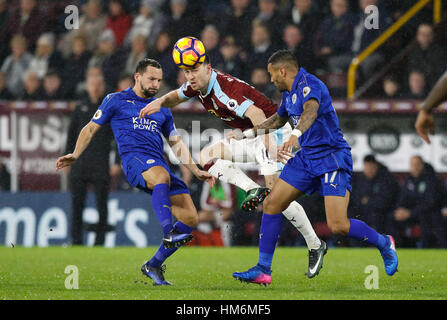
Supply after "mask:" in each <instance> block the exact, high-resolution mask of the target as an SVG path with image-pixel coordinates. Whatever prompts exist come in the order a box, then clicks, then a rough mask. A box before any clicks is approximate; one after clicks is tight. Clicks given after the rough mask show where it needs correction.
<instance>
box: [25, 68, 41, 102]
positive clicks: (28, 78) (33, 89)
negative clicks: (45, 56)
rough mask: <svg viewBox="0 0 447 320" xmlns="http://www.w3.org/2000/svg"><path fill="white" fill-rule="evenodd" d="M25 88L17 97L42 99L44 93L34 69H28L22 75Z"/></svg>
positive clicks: (33, 99)
mask: <svg viewBox="0 0 447 320" xmlns="http://www.w3.org/2000/svg"><path fill="white" fill-rule="evenodd" d="M23 83H24V85H25V90H24V91H23V93H22V95H21V96H20V97H19V99H20V100H23V101H42V100H44V99H45V94H44V92H43V89H42V84H41V80H40V79H39V76H38V75H37V72H35V71H28V72H26V73H25V74H24V75H23Z"/></svg>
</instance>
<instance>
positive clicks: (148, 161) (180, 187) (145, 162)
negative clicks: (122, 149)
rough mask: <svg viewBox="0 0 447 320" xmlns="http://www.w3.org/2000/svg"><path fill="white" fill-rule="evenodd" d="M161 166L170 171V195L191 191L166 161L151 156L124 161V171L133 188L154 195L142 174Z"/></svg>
mask: <svg viewBox="0 0 447 320" xmlns="http://www.w3.org/2000/svg"><path fill="white" fill-rule="evenodd" d="M155 166H161V167H163V168H165V169H166V171H168V173H169V176H170V180H171V183H170V185H169V195H170V196H173V195H176V194H181V193H187V194H189V190H188V187H187V185H186V184H185V183H184V182H183V181H182V180H181V179H180V178H178V177H177V176H176V175H174V174H173V173H172V172H171V170H170V169H169V166H168V164H167V163H166V161H165V160H164V159H160V158H158V157H153V156H150V155H143V154H138V155H131V156H130V157H126V159H125V160H123V170H124V174H125V175H126V178H127V181H129V183H130V185H131V186H132V187H136V188H138V189H140V190H143V191H144V192H147V193H149V194H152V190H151V189H149V188H148V187H147V185H146V181H145V180H144V178H143V175H142V173H143V172H145V171H146V170H149V169H150V168H152V167H155Z"/></svg>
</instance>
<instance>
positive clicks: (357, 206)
mask: <svg viewBox="0 0 447 320" xmlns="http://www.w3.org/2000/svg"><path fill="white" fill-rule="evenodd" d="M398 195H399V184H398V182H397V180H396V178H395V177H394V176H393V175H392V174H391V172H390V171H389V170H388V169H387V167H385V166H384V165H383V164H381V163H380V162H378V161H377V160H376V158H375V157H374V156H373V155H367V156H366V157H365V158H364V159H363V172H362V173H360V174H357V175H354V177H353V180H352V194H351V202H350V210H349V211H350V216H351V217H352V218H356V219H357V218H359V219H362V220H363V221H365V222H366V223H367V224H368V225H370V226H371V227H372V228H374V229H375V230H377V232H381V233H385V232H387V233H389V232H390V231H391V230H390V228H387V225H389V222H390V221H392V220H391V215H392V213H393V210H394V209H395V208H396V201H397V197H398Z"/></svg>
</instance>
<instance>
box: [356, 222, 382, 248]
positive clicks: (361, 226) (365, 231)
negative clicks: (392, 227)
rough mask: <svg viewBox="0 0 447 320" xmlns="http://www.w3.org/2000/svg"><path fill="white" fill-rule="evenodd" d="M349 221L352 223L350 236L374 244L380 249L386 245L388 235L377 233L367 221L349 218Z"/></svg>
mask: <svg viewBox="0 0 447 320" xmlns="http://www.w3.org/2000/svg"><path fill="white" fill-rule="evenodd" d="M349 221H350V223H351V227H350V228H349V233H348V237H349V238H353V239H356V240H359V241H363V242H366V243H368V244H372V245H374V246H376V247H377V248H378V249H380V250H382V249H383V248H384V247H385V246H386V243H387V240H386V237H385V236H384V235H382V234H379V233H377V231H376V230H374V229H373V228H371V227H370V226H368V225H367V224H366V223H365V222H363V221H360V220H356V219H349Z"/></svg>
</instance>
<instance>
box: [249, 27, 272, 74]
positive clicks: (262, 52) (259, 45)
mask: <svg viewBox="0 0 447 320" xmlns="http://www.w3.org/2000/svg"><path fill="white" fill-rule="evenodd" d="M276 49H277V47H276V46H275V44H274V43H273V41H272V37H271V34H270V31H269V29H268V28H267V26H266V25H265V24H262V23H254V24H253V29H252V33H251V48H250V49H249V50H248V52H247V59H246V65H245V74H244V80H245V81H250V77H251V73H252V72H253V70H254V69H256V68H265V66H266V65H267V61H268V59H269V58H270V56H271V55H272V54H273V53H274V52H275V51H276Z"/></svg>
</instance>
